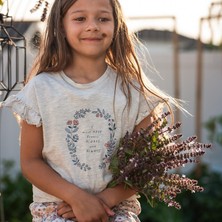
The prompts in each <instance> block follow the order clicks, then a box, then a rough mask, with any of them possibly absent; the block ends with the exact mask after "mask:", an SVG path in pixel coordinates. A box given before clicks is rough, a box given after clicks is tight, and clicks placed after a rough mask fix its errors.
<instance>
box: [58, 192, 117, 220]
mask: <svg viewBox="0 0 222 222" xmlns="http://www.w3.org/2000/svg"><path fill="white" fill-rule="evenodd" d="M66 202H67V203H68V205H69V206H68V207H67V206H65V209H64V210H62V209H61V208H59V213H63V212H64V213H67V215H68V216H71V217H73V216H74V217H75V218H76V219H77V221H78V222H98V221H100V222H107V221H108V217H109V216H113V215H114V213H113V212H112V211H111V210H110V209H109V208H108V207H107V206H106V205H105V204H104V203H103V201H102V200H101V199H99V198H98V197H97V196H95V195H93V194H90V193H88V192H86V191H84V190H82V189H79V190H78V192H77V193H75V195H72V194H71V195H70V196H69V200H67V201H66ZM70 208H71V209H72V212H71V211H70V210H71V209H70ZM62 216H65V215H62Z"/></svg>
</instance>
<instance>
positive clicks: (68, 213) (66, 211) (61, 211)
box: [57, 202, 76, 219]
mask: <svg viewBox="0 0 222 222" xmlns="http://www.w3.org/2000/svg"><path fill="white" fill-rule="evenodd" d="M57 214H58V215H59V216H60V217H62V218H65V219H74V218H76V217H75V214H74V213H73V210H72V208H71V206H70V205H69V204H67V203H66V202H61V203H60V204H59V205H58V207H57Z"/></svg>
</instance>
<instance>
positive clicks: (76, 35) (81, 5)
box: [63, 0, 114, 59]
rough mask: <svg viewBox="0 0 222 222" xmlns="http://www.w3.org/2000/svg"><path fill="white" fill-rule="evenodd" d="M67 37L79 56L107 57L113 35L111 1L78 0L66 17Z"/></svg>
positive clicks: (64, 24) (64, 21) (65, 28)
mask: <svg viewBox="0 0 222 222" xmlns="http://www.w3.org/2000/svg"><path fill="white" fill-rule="evenodd" d="M63 28H64V32H65V36H66V40H67V42H68V44H69V45H70V47H71V48H72V50H73V52H74V55H75V58H76V57H77V56H82V57H88V58H94V59H95V58H102V59H105V56H106V52H107V49H108V48H109V47H110V45H111V43H112V40H113V35H114V18H113V9H112V6H111V4H110V1H109V0H77V1H76V2H75V3H74V4H73V5H72V6H71V7H70V8H69V10H68V11H67V13H66V14H65V16H64V18H63Z"/></svg>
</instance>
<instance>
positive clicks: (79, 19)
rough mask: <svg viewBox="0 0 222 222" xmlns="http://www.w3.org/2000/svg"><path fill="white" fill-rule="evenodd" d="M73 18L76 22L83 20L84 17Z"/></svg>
mask: <svg viewBox="0 0 222 222" xmlns="http://www.w3.org/2000/svg"><path fill="white" fill-rule="evenodd" d="M74 20H75V21H77V22H83V21H85V18H84V17H78V18H75V19H74Z"/></svg>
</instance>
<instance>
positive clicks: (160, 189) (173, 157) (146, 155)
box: [109, 113, 211, 209]
mask: <svg viewBox="0 0 222 222" xmlns="http://www.w3.org/2000/svg"><path fill="white" fill-rule="evenodd" d="M168 115H169V113H164V114H162V116H161V117H159V118H157V119H156V120H155V121H154V122H153V123H152V124H151V125H150V126H148V127H147V128H146V129H141V130H140V131H139V132H134V133H132V134H129V133H127V134H126V135H125V136H124V137H123V138H122V140H121V141H120V144H119V147H118V149H117V151H116V152H115V153H114V155H113V156H112V159H111V164H110V170H111V172H112V173H113V180H112V181H111V182H110V184H109V186H110V187H113V186H116V185H117V184H125V186H126V187H127V186H128V187H130V188H132V189H135V190H136V191H137V192H138V193H141V194H143V195H144V196H145V197H146V199H147V201H148V202H149V203H150V205H151V206H154V204H155V203H157V202H158V201H160V202H164V203H166V204H167V205H168V206H173V207H175V208H177V209H180V208H181V205H180V204H179V203H178V202H177V201H176V200H175V198H176V196H177V194H179V193H181V191H182V190H190V191H191V192H193V193H195V192H201V191H203V190H204V189H203V187H201V186H199V185H198V181H197V180H194V179H190V178H187V177H186V176H185V175H180V174H178V173H173V172H172V170H174V169H176V168H178V167H181V166H184V165H186V164H187V163H196V162H198V157H200V156H202V155H203V154H204V153H205V149H208V148H210V147H211V145H210V144H204V143H199V142H197V141H196V139H197V138H196V137H195V136H192V137H189V138H187V139H186V140H185V141H179V139H180V138H181V136H182V135H180V134H172V132H173V131H175V130H176V129H178V128H179V127H180V126H181V124H180V123H176V124H175V125H173V126H172V127H167V123H168V122H167V116H168ZM170 171H171V172H170Z"/></svg>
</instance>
